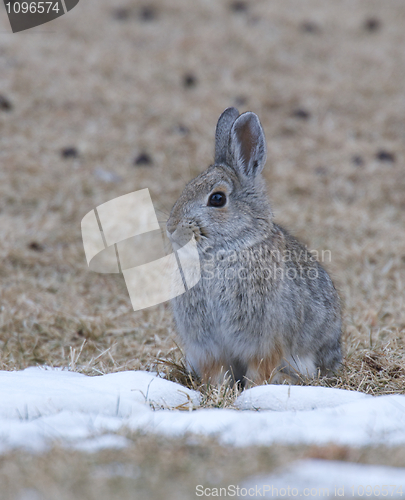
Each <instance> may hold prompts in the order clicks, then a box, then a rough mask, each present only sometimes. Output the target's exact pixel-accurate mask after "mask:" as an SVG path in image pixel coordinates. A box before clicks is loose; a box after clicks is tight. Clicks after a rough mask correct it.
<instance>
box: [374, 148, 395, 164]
mask: <svg viewBox="0 0 405 500" xmlns="http://www.w3.org/2000/svg"><path fill="white" fill-rule="evenodd" d="M375 157H376V158H377V160H379V161H388V162H391V163H394V162H395V155H394V153H390V152H389V151H386V150H385V149H380V151H377V153H376V155H375Z"/></svg>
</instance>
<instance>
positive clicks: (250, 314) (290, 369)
mask: <svg viewBox="0 0 405 500" xmlns="http://www.w3.org/2000/svg"><path fill="white" fill-rule="evenodd" d="M238 115H239V113H238V111H237V110H236V109H235V108H228V109H227V110H225V111H224V113H223V114H222V115H221V117H220V118H219V120H218V124H217V129H216V137H215V142H216V146H215V163H214V165H211V166H210V167H209V168H208V169H207V170H205V171H204V172H203V173H202V174H200V175H199V176H198V177H196V178H195V179H193V180H192V181H191V182H189V183H188V184H187V186H186V187H185V189H184V191H183V193H182V194H181V196H180V198H179V199H178V201H177V202H176V204H175V205H174V207H173V209H172V211H171V214H170V218H169V220H168V222H167V230H168V234H169V236H170V238H171V240H172V241H173V242H174V243H176V244H177V245H183V244H184V243H185V242H186V241H188V240H189V239H190V234H191V232H192V233H194V235H195V237H196V240H197V248H198V251H199V256H200V261H201V280H200V281H199V282H198V284H197V285H195V286H194V287H193V288H191V289H190V290H188V291H187V292H186V293H185V294H183V295H180V296H179V297H176V298H175V299H173V300H172V305H173V312H174V317H175V320H176V325H177V330H178V334H179V336H180V339H181V341H182V344H183V346H184V349H185V353H186V358H187V363H188V367H189V369H190V370H193V371H194V372H196V373H197V374H198V375H200V376H201V377H202V378H203V380H204V381H208V380H211V381H212V382H219V381H220V380H221V378H222V377H223V376H224V374H225V372H228V373H230V374H231V375H232V377H233V379H234V380H240V381H241V382H242V383H243V384H244V383H245V382H246V380H248V381H251V382H254V383H262V382H264V381H265V380H269V379H271V380H272V381H277V380H279V379H280V373H284V374H290V375H294V373H297V372H299V373H302V374H304V375H310V376H314V375H316V374H317V373H318V372H320V373H321V374H322V375H325V374H329V373H330V372H332V371H334V370H336V369H337V368H338V367H339V364H340V362H341V345H340V338H341V310H340V302H339V297H338V294H337V292H336V290H335V287H334V286H333V283H332V280H331V279H330V277H329V275H328V274H327V272H326V271H325V270H324V269H323V267H322V266H321V265H320V264H319V263H318V262H316V261H314V259H313V257H312V255H311V254H310V253H309V252H308V251H307V249H306V247H305V246H304V245H302V244H301V243H300V242H299V241H298V240H297V239H295V238H294V237H293V236H291V235H290V234H289V233H288V232H287V231H286V230H285V229H283V228H282V227H280V226H278V225H277V224H275V223H274V222H273V214H272V211H271V207H270V203H269V200H268V197H267V193H266V187H265V184H264V180H263V178H262V175H261V171H262V169H263V166H264V164H265V161H266V143H265V138H264V133H263V130H262V127H261V124H260V122H259V119H258V117H257V116H256V115H255V114H254V113H250V112H248V113H243V114H242V115H240V116H238ZM217 191H222V192H225V194H226V195H227V204H226V205H225V206H224V207H222V208H218V207H212V206H208V205H207V203H208V199H209V196H210V195H211V194H212V193H214V192H217ZM221 257H222V258H221ZM308 273H309V274H308Z"/></svg>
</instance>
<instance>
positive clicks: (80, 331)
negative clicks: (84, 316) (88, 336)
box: [76, 328, 84, 337]
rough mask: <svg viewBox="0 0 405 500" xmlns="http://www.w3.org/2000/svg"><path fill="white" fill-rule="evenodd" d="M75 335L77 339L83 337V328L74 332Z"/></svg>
mask: <svg viewBox="0 0 405 500" xmlns="http://www.w3.org/2000/svg"><path fill="white" fill-rule="evenodd" d="M76 333H77V335H78V336H79V337H84V332H83V328H80V330H77V332H76Z"/></svg>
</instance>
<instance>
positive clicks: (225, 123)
mask: <svg viewBox="0 0 405 500" xmlns="http://www.w3.org/2000/svg"><path fill="white" fill-rule="evenodd" d="M238 116H239V111H238V110H237V109H236V108H227V109H226V110H225V111H224V112H223V113H222V115H221V116H220V117H219V119H218V123H217V128H216V131H215V163H224V162H225V161H226V158H227V155H228V144H229V133H230V132H231V127H232V124H233V122H234V121H235V120H236V118H238Z"/></svg>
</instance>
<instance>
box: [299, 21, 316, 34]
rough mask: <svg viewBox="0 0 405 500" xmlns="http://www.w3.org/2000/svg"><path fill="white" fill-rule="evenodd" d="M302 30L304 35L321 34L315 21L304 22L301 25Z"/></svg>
mask: <svg viewBox="0 0 405 500" xmlns="http://www.w3.org/2000/svg"><path fill="white" fill-rule="evenodd" d="M300 30H301V31H302V32H303V33H313V34H316V33H320V32H321V29H320V28H319V26H318V25H317V24H315V23H314V22H313V21H304V22H303V23H302V24H301V25H300Z"/></svg>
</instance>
